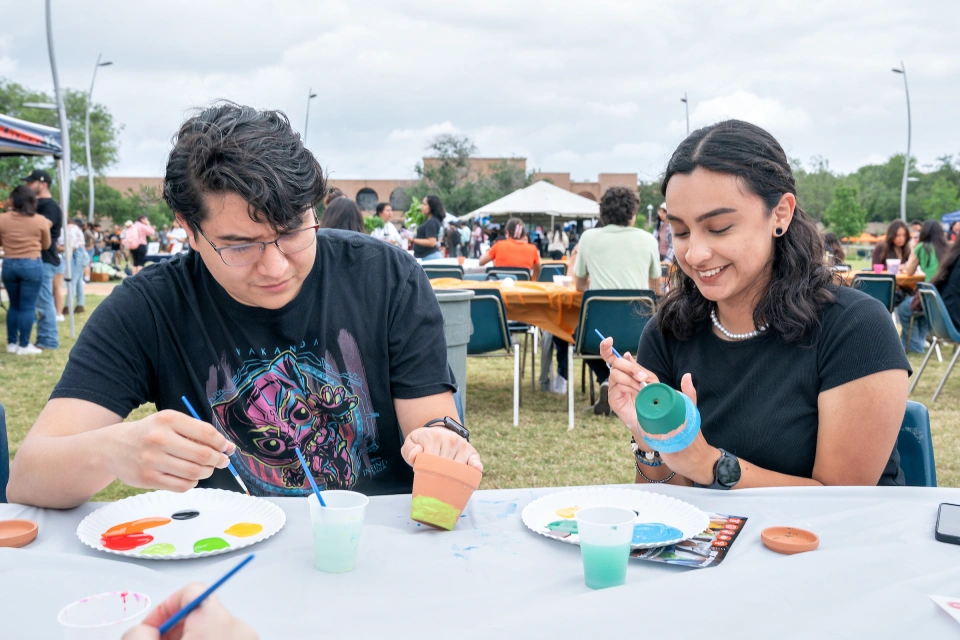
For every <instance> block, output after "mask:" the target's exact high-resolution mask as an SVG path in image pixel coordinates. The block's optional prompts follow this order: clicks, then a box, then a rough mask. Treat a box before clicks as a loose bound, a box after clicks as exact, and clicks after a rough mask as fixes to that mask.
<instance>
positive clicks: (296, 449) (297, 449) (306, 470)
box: [293, 447, 327, 507]
mask: <svg viewBox="0 0 960 640" xmlns="http://www.w3.org/2000/svg"><path fill="white" fill-rule="evenodd" d="M293 450H294V452H295V453H296V454H297V457H298V458H300V464H302V465H303V472H304V473H305V474H307V480H309V481H310V486H311V487H313V492H314V493H315V494H317V500H319V501H320V506H321V507H325V506H327V503H326V502H324V501H323V496H321V495H320V488H319V487H317V483H316V482H314V481H313V474H311V473H310V467H308V466H307V461H306V460H304V459H303V454H302V453H300V447H294V448H293Z"/></svg>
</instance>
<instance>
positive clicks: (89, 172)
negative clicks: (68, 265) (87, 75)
mask: <svg viewBox="0 0 960 640" xmlns="http://www.w3.org/2000/svg"><path fill="white" fill-rule="evenodd" d="M102 56H103V54H102V53H101V54H97V64H96V65H94V67H93V79H91V80H90V91H89V92H87V116H86V121H87V123H86V132H85V136H86V139H85V144H86V147H87V186H88V187H89V188H90V213H89V215H88V218H89V220H90V222H91V223H93V159H92V158H91V156H90V103H91V102H92V101H93V83H94V82H96V81H97V69H99V68H100V67H109V66H110V65H112V64H113V63H112V62H100V58H101V57H102Z"/></svg>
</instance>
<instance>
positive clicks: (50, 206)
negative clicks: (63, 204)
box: [37, 198, 63, 266]
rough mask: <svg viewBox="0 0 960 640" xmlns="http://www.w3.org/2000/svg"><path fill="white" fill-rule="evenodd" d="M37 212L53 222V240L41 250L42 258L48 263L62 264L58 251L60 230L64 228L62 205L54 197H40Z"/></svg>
mask: <svg viewBox="0 0 960 640" xmlns="http://www.w3.org/2000/svg"><path fill="white" fill-rule="evenodd" d="M37 213H39V214H40V215H42V216H43V217H44V218H46V219H47V220H49V221H50V222H52V223H53V226H52V227H50V237H51V238H53V242H51V243H50V248H49V249H44V250H43V251H41V252H40V258H41V259H42V260H43V261H44V262H46V263H47V264H52V265H53V266H57V265H59V264H60V254H59V253H58V252H57V238H59V237H60V230H61V229H62V228H63V211H62V210H61V209H60V205H59V204H57V201H56V200H54V199H53V198H38V199H37Z"/></svg>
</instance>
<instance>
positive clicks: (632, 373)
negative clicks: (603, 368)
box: [600, 338, 660, 442]
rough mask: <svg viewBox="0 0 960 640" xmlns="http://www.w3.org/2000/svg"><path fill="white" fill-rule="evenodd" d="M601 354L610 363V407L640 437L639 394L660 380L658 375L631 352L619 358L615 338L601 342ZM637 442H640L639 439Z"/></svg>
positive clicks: (608, 394)
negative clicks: (614, 346) (637, 359)
mask: <svg viewBox="0 0 960 640" xmlns="http://www.w3.org/2000/svg"><path fill="white" fill-rule="evenodd" d="M600 355H601V356H602V357H603V360H604V362H606V363H607V364H608V365H610V380H609V381H608V388H607V402H609V403H610V408H611V409H612V410H613V412H614V413H616V414H617V416H618V417H619V418H620V419H621V420H622V421H623V424H625V425H626V426H627V428H628V429H630V431H631V432H632V433H633V434H634V435H635V436H638V437H639V428H640V425H639V423H638V421H637V405H636V402H637V394H638V393H640V390H641V389H643V388H644V387H645V386H646V385H648V384H653V383H655V382H660V380H659V379H658V378H657V376H656V375H654V374H653V373H651V372H650V371H647V370H646V369H644V368H643V367H641V366H640V365H639V364H637V361H636V360H634V359H633V356H631V355H630V354H629V353H625V354H624V356H623V357H622V358H618V357H617V356H616V355H614V353H613V338H606V339H605V340H603V341H602V342H601V343H600ZM637 442H640V440H638V441H637Z"/></svg>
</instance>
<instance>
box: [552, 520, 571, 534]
mask: <svg viewBox="0 0 960 640" xmlns="http://www.w3.org/2000/svg"><path fill="white" fill-rule="evenodd" d="M547 529H549V530H550V531H559V532H560V533H569V534H570V535H575V534H576V533H577V521H576V520H557V521H556V522H551V523H550V524H548V525H547Z"/></svg>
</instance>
